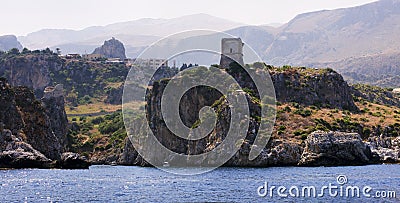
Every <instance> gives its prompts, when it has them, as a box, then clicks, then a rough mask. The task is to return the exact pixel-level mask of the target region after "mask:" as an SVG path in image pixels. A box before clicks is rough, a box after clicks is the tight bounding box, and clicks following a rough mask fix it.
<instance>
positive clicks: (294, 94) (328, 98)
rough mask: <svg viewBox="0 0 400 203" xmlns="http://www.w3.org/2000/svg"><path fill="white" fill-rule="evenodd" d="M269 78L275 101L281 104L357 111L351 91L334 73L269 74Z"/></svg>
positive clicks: (303, 70) (305, 71) (329, 71)
mask: <svg viewBox="0 0 400 203" xmlns="http://www.w3.org/2000/svg"><path fill="white" fill-rule="evenodd" d="M271 77H272V81H273V83H274V87H275V92H276V99H277V100H278V101H280V102H297V103H299V104H304V105H315V106H323V107H328V108H339V109H346V110H350V111H357V110H358V108H357V107H356V105H355V104H354V101H353V98H352V95H351V93H352V89H351V88H350V86H349V85H348V84H347V83H346V81H344V79H343V77H342V76H341V75H340V74H339V73H337V72H335V71H333V70H329V69H327V70H316V71H313V72H310V70H309V69H308V70H307V69H305V68H304V69H302V68H300V69H298V70H286V71H276V70H272V71H271Z"/></svg>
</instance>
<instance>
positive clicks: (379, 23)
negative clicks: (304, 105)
mask: <svg viewBox="0 0 400 203" xmlns="http://www.w3.org/2000/svg"><path fill="white" fill-rule="evenodd" d="M281 29H282V30H281V31H280V33H279V34H277V35H276V37H275V40H274V41H273V43H272V44H270V46H269V48H268V49H267V50H265V60H266V61H267V62H268V63H272V64H275V65H283V64H294V65H307V64H309V63H313V62H330V61H338V60H342V59H345V58H349V57H360V56H363V55H364V56H366V55H375V54H381V53H389V52H398V51H400V40H398V39H399V36H400V1H399V0H380V1H377V2H374V3H370V4H366V5H363V6H357V7H353V8H344V9H336V10H325V11H317V12H311V13H305V14H301V15H298V16H297V17H295V18H294V19H293V20H291V21H290V22H289V23H287V24H286V25H284V26H282V27H281Z"/></svg>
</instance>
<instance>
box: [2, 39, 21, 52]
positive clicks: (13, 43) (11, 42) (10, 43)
mask: <svg viewBox="0 0 400 203" xmlns="http://www.w3.org/2000/svg"><path fill="white" fill-rule="evenodd" d="M12 48H17V49H22V45H21V43H19V42H18V40H17V37H16V36H14V35H4V36H0V51H8V50H10V49H12Z"/></svg>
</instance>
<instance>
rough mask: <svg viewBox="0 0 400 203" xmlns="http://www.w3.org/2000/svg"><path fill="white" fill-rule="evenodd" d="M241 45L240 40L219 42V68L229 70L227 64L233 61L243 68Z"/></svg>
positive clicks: (233, 39)
mask: <svg viewBox="0 0 400 203" xmlns="http://www.w3.org/2000/svg"><path fill="white" fill-rule="evenodd" d="M243 45H244V44H243V42H242V40H241V39H240V38H223V39H222V40H221V61H220V66H221V68H229V64H230V63H232V62H234V61H236V62H238V63H239V64H240V65H242V66H244V62H243Z"/></svg>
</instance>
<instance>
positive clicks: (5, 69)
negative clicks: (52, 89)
mask: <svg viewBox="0 0 400 203" xmlns="http://www.w3.org/2000/svg"><path fill="white" fill-rule="evenodd" d="M63 66H64V62H63V61H62V59H61V58H60V57H58V56H57V55H53V54H26V55H25V54H19V55H13V56H12V57H7V58H5V59H4V60H0V77H5V78H7V80H8V82H9V83H10V84H11V86H25V87H29V88H31V89H33V90H34V92H35V95H36V98H41V97H42V96H43V90H44V89H45V88H46V87H47V86H49V85H50V84H51V83H52V82H53V81H52V77H51V75H52V74H54V73H55V72H58V71H59V70H60V69H61V68H62V67H63Z"/></svg>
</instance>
